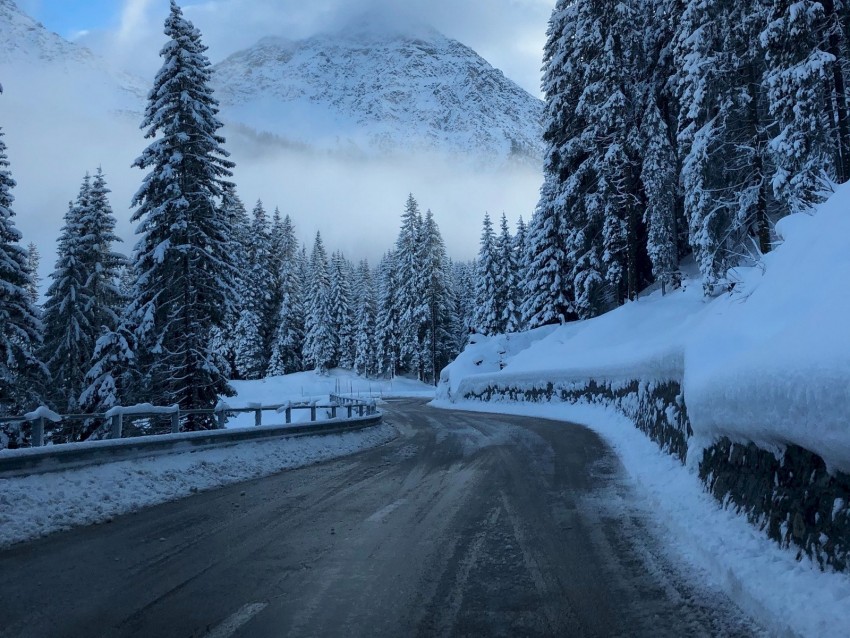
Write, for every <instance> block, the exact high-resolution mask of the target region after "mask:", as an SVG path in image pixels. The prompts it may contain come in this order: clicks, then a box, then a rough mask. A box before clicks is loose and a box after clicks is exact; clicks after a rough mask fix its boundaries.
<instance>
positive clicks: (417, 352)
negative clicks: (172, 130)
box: [395, 194, 427, 375]
mask: <svg viewBox="0 0 850 638" xmlns="http://www.w3.org/2000/svg"><path fill="white" fill-rule="evenodd" d="M421 233H422V213H421V212H420V210H419V204H418V203H417V202H416V199H414V197H413V195H412V194H411V195H410V196H409V197H408V198H407V203H406V204H405V208H404V213H403V214H402V217H401V230H400V231H399V235H398V239H397V240H396V248H395V267H396V268H397V269H398V272H397V277H398V279H397V283H398V296H397V299H396V300H395V303H397V304H398V311H399V317H398V325H397V326H396V330H397V338H398V347H399V357H400V358H399V360H398V361H397V365H398V368H399V369H401V370H407V371H410V372H414V373H416V374H417V375H421V372H422V364H423V362H422V358H421V354H422V344H421V338H420V330H421V328H422V325H423V324H424V323H425V321H426V320H427V318H426V315H427V310H426V308H425V305H424V303H423V302H422V287H423V279H422V264H421V263H420V259H419V257H420V254H421V252H420V246H419V244H420V241H421Z"/></svg>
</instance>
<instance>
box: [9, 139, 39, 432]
mask: <svg viewBox="0 0 850 638" xmlns="http://www.w3.org/2000/svg"><path fill="white" fill-rule="evenodd" d="M14 187H15V180H13V179H12V173H11V171H10V170H9V160H8V157H7V155H6V144H5V142H4V141H3V131H2V130H0V414H4V413H5V414H8V413H12V414H17V413H20V412H21V411H22V410H25V409H27V408H32V407H34V406H35V404H36V403H37V402H38V400H39V389H40V388H41V387H42V386H43V385H44V383H45V382H46V375H47V370H46V368H45V367H44V364H43V363H42V362H41V361H40V360H39V358H38V355H37V353H38V350H39V348H40V347H41V331H42V325H41V321H40V320H39V318H38V312H37V311H36V309H35V307H34V306H33V304H32V301H31V300H30V296H29V293H28V289H29V288H31V287H32V278H31V276H30V274H29V272H28V271H27V259H28V255H27V251H26V250H25V249H24V248H23V247H22V246H21V245H20V241H21V234H20V232H19V231H18V229H17V228H15V223H14V219H13V218H14V216H15V213H14V212H13V211H12V204H13V203H14V201H15V198H14V196H13V195H12V189H13V188H14ZM5 438H7V437H6V436H5V435H3V434H2V433H0V439H5ZM3 443H4V440H0V444H3Z"/></svg>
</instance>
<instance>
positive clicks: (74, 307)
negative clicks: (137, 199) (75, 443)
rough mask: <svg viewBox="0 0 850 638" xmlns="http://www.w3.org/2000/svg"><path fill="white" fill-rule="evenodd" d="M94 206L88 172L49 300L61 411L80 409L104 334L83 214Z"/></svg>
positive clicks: (47, 320)
mask: <svg viewBox="0 0 850 638" xmlns="http://www.w3.org/2000/svg"><path fill="white" fill-rule="evenodd" d="M90 208H91V178H90V177H89V176H88V175H86V177H85V179H84V181H83V184H82V186H81V188H80V194H79V196H78V197H77V201H76V202H75V203H71V204H69V205H68V212H67V213H66V214H65V225H64V226H63V227H62V232H61V234H60V235H59V241H58V243H57V253H58V257H57V260H56V267H55V269H54V271H53V273H52V274H51V275H50V277H51V279H52V280H53V283H52V284H51V285H50V287H49V289H48V291H47V301H46V302H45V304H44V327H45V329H44V349H43V353H42V358H43V360H44V361H45V363H46V364H47V368H48V370H49V371H50V376H51V379H52V383H51V392H50V403H51V405H52V406H53V407H54V408H55V409H57V410H59V411H60V412H67V413H75V412H78V411H79V409H78V408H79V405H78V399H79V397H80V393H81V392H82V391H83V383H84V380H85V376H86V371H87V370H88V363H89V357H90V356H91V354H92V352H93V351H94V345H95V342H96V340H97V336H98V334H99V326H97V325H95V323H94V319H95V312H94V310H95V300H94V299H93V298H92V294H91V289H90V288H89V287H88V286H87V282H88V279H89V277H90V273H89V270H88V269H87V268H86V259H87V257H88V255H87V254H86V251H85V248H86V241H85V240H86V231H85V228H84V225H83V218H84V217H85V216H86V215H87V214H88V211H89V209H90Z"/></svg>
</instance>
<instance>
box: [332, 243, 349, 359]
mask: <svg viewBox="0 0 850 638" xmlns="http://www.w3.org/2000/svg"><path fill="white" fill-rule="evenodd" d="M349 269H350V266H349V264H348V262H347V261H346V259H345V257H344V256H343V255H342V253H340V252H335V253H334V254H333V256H332V257H331V262H330V285H331V287H330V316H331V330H332V331H333V333H334V335H335V336H336V338H335V340H334V341H335V352H334V363H335V365H336V366H337V367H340V368H344V369H346V370H351V369H352V368H353V367H354V354H355V347H354V336H355V335H354V302H353V299H352V292H351V281H350V276H349Z"/></svg>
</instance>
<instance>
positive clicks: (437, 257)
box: [419, 210, 457, 385]
mask: <svg viewBox="0 0 850 638" xmlns="http://www.w3.org/2000/svg"><path fill="white" fill-rule="evenodd" d="M420 252H421V256H420V259H419V261H420V263H421V264H422V279H423V280H424V288H423V301H424V302H425V308H426V312H427V315H426V321H425V324H424V326H423V329H422V336H421V338H420V342H421V344H422V353H421V355H420V360H421V361H422V362H423V374H422V380H423V381H430V382H432V383H434V384H435V385H436V383H437V381H438V380H439V375H440V371H441V370H442V369H443V368H444V367H445V366H446V365H448V364H449V363H450V362H451V360H452V358H454V357H455V356H456V355H457V349H456V348H455V338H454V335H455V334H456V332H457V315H456V311H455V300H454V297H453V294H452V293H453V291H452V287H451V279H450V273H449V260H448V257H447V256H446V248H445V245H444V244H443V238H442V236H441V235H440V229H439V227H438V226H437V222H436V221H435V220H434V215H433V213H432V212H431V211H430V210H428V211H427V212H426V213H425V219H424V220H423V222H422V239H421V241H420Z"/></svg>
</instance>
